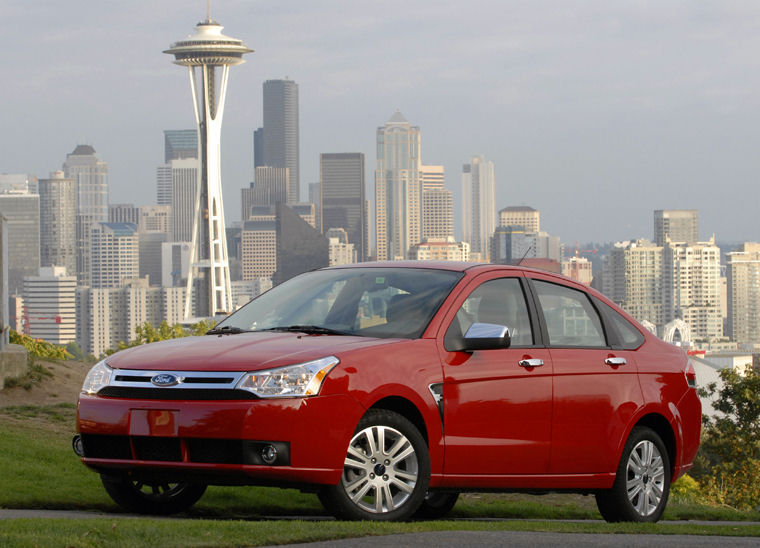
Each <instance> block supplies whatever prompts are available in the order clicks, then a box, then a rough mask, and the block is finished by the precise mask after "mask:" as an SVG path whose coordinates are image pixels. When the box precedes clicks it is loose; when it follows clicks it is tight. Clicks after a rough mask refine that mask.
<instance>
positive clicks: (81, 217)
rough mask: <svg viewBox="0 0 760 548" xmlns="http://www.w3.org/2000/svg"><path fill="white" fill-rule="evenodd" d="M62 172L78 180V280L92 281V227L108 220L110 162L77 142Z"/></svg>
mask: <svg viewBox="0 0 760 548" xmlns="http://www.w3.org/2000/svg"><path fill="white" fill-rule="evenodd" d="M63 174H64V176H65V177H66V178H69V179H75V180H76V181H77V189H78V191H77V272H76V275H77V283H78V284H79V285H90V283H91V280H90V272H91V258H90V251H91V246H90V235H91V230H92V227H93V226H94V225H95V224H96V223H101V222H106V221H108V165H107V164H106V163H105V162H104V161H102V160H100V159H98V157H97V156H96V155H95V149H94V148H93V147H92V146H90V145H77V146H76V148H74V151H73V152H71V153H70V154H67V155H66V161H65V162H64V163H63Z"/></svg>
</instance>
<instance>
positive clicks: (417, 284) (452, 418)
mask: <svg viewBox="0 0 760 548" xmlns="http://www.w3.org/2000/svg"><path fill="white" fill-rule="evenodd" d="M695 384H696V383H695V375H694V370H693V368H692V367H691V364H690V362H689V360H688V358H687V356H686V355H685V353H684V352H683V351H682V350H681V349H679V348H677V347H675V346H672V345H669V344H666V343H664V342H663V341H661V340H659V339H658V338H657V337H655V336H653V335H652V334H650V333H649V332H648V331H647V330H646V329H644V328H642V327H641V326H640V325H639V324H638V323H637V322H636V321H635V320H633V319H632V318H631V317H630V316H628V315H627V314H626V313H625V312H623V311H622V310H621V309H620V308H618V307H617V306H615V305H614V304H613V303H611V302H610V301H609V300H608V299H606V298H605V297H603V296H602V295H600V294H599V293H597V292H595V291H593V290H591V289H589V288H587V287H585V286H583V285H580V284H578V283H576V282H573V281H571V280H568V279H567V278H564V277H561V276H557V275H554V274H550V273H547V272H541V271H536V270H530V269H525V268H520V267H509V266H496V265H487V264H460V263H430V262H400V263H395V262H394V263H365V264H360V265H352V266H345V267H333V268H327V269H322V270H317V271H314V272H309V273H306V274H303V275H301V276H298V277H296V278H293V279H291V280H290V281H288V282H286V283H283V284H282V285H279V286H277V287H275V288H273V289H272V290H270V291H268V292H267V293H265V294H263V295H261V296H259V297H258V298H256V299H254V300H253V301H251V302H250V303H249V304H247V305H246V306H245V307H243V308H242V309H240V310H238V311H237V312H235V313H234V314H232V315H230V316H229V317H228V318H226V319H225V320H224V321H222V322H221V323H220V324H219V325H218V326H217V327H216V328H214V329H213V330H212V331H210V332H209V333H208V334H207V335H206V336H203V337H194V338H185V339H174V340H170V341H164V342H159V343H155V344H149V345H145V346H139V347H135V348H130V349H128V350H125V351H123V352H119V353H118V354H115V355H113V356H110V357H108V358H106V359H105V360H103V361H101V362H100V363H98V364H97V365H95V366H94V367H93V368H92V370H91V371H90V373H89V374H88V375H87V378H86V380H85V382H84V386H83V388H82V394H81V396H80V398H79V406H78V416H77V427H78V428H77V429H78V432H79V434H78V435H77V436H76V437H75V439H74V447H75V450H76V451H77V453H78V454H79V455H80V456H81V457H82V462H83V463H84V464H86V465H87V466H88V467H90V468H92V469H93V470H95V471H97V472H98V473H100V474H101V477H102V480H103V484H104V486H105V488H106V490H107V491H108V493H109V494H110V495H111V497H112V498H113V499H114V500H115V501H116V502H117V503H118V504H120V505H121V506H123V507H125V508H127V509H129V510H131V511H137V512H146V513H171V512H178V511H182V510H185V509H187V508H189V507H190V506H191V505H192V504H194V503H195V502H196V501H197V500H198V499H199V498H200V497H201V495H202V494H203V492H204V490H205V488H206V486H207V485H210V484H213V485H240V484H246V485H275V486H282V487H299V488H301V489H304V490H311V491H315V492H316V493H317V494H318V495H319V498H320V500H321V501H322V503H323V504H324V505H325V507H326V508H327V509H328V510H329V511H330V512H332V513H333V514H334V515H336V516H338V517H340V518H346V519H369V520H390V519H406V518H410V517H413V516H418V517H420V516H422V517H437V516H442V515H444V514H445V513H446V512H448V511H449V510H450V509H451V508H452V507H453V505H454V503H455V502H456V500H457V497H458V494H459V493H460V492H462V491H472V490H488V491H515V490H529V491H531V492H536V491H570V492H582V493H594V494H595V495H596V500H597V503H598V506H599V510H600V511H601V513H602V515H603V516H604V518H605V519H607V520H609V521H621V520H626V521H656V520H657V519H659V518H660V516H661V515H662V512H663V510H664V508H665V505H666V503H667V500H668V493H669V488H670V483H671V481H673V480H674V479H676V478H677V477H679V476H680V475H681V474H683V473H684V472H685V471H686V470H688V469H689V467H690V466H691V464H692V460H693V458H694V455H695V454H696V452H697V448H698V446H699V434H700V418H701V408H700V403H699V399H698V396H697V391H696V387H695Z"/></svg>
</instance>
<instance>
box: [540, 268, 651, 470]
mask: <svg viewBox="0 0 760 548" xmlns="http://www.w3.org/2000/svg"><path fill="white" fill-rule="evenodd" d="M531 278H532V279H531V287H532V289H533V292H534V293H535V296H536V302H537V305H538V308H539V311H540V312H539V313H540V314H541V316H542V317H543V322H542V324H543V325H542V328H543V329H544V337H545V340H546V341H547V344H548V346H549V352H550V354H551V359H552V363H553V365H554V378H553V391H554V409H553V415H552V436H551V459H550V466H549V472H550V473H552V474H587V473H605V472H614V471H615V469H616V467H617V459H618V455H617V452H618V448H619V445H620V440H621V437H622V436H623V435H624V433H625V430H626V428H627V426H628V424H629V421H630V420H631V417H632V415H633V414H634V413H635V411H636V410H637V409H638V408H639V407H640V406H641V403H642V395H641V388H640V386H639V381H638V375H637V371H636V362H635V358H634V352H632V351H630V350H625V349H622V348H620V346H619V345H617V344H615V336H614V327H612V326H608V325H606V324H605V323H604V321H603V316H602V315H600V311H599V308H600V304H598V303H597V302H595V301H594V300H593V299H592V298H591V297H590V296H589V295H588V294H587V293H586V292H585V291H584V290H582V289H581V288H580V287H576V286H571V285H569V284H567V285H566V284H564V283H562V281H561V280H560V279H559V278H552V277H550V276H541V275H540V274H535V275H531Z"/></svg>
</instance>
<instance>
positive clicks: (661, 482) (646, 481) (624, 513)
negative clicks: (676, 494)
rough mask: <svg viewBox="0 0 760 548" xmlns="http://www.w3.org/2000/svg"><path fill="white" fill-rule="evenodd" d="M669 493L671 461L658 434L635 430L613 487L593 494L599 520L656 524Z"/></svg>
mask: <svg viewBox="0 0 760 548" xmlns="http://www.w3.org/2000/svg"><path fill="white" fill-rule="evenodd" d="M669 493H670V459H669V457H668V452H667V450H666V449H665V444H664V443H662V440H661V439H660V436H658V435H657V433H656V432H655V431H654V430H652V429H650V428H646V427H636V428H634V429H633V431H632V432H631V435H630V437H629V438H628V441H627V442H626V444H625V448H624V449H623V456H622V457H621V459H620V464H619V465H618V470H617V475H616V476H615V483H613V484H612V488H611V489H608V490H605V491H600V492H598V493H597V494H596V504H597V507H598V508H599V512H600V513H601V514H602V517H603V518H604V519H605V520H607V521H611V522H615V521H639V522H655V521H658V520H659V519H660V517H661V516H662V513H663V512H664V511H665V506H666V505H667V503H668V495H669Z"/></svg>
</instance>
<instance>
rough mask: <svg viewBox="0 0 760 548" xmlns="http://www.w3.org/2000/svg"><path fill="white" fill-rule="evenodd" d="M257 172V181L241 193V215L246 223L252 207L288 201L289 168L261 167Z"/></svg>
mask: <svg viewBox="0 0 760 548" xmlns="http://www.w3.org/2000/svg"><path fill="white" fill-rule="evenodd" d="M255 171H256V180H255V181H254V182H253V183H251V186H250V187H248V188H243V189H242V190H241V193H240V203H241V211H240V215H241V219H242V220H244V221H245V220H246V219H248V217H250V216H251V207H252V206H268V205H274V204H276V203H278V202H283V203H284V202H287V201H288V185H289V184H290V181H289V179H290V175H289V170H288V168H286V167H269V166H259V167H257V168H256V170H255Z"/></svg>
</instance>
